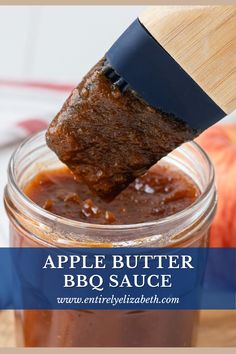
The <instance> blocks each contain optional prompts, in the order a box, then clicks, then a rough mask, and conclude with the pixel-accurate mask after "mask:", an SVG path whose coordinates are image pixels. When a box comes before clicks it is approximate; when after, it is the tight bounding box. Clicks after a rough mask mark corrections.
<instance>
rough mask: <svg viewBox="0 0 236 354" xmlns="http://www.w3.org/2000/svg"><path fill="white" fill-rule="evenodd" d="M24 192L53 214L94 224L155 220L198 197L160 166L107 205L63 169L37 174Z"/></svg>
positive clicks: (177, 174) (171, 171)
mask: <svg viewBox="0 0 236 354" xmlns="http://www.w3.org/2000/svg"><path fill="white" fill-rule="evenodd" d="M78 182H79V183H78ZM24 192H25V194H26V195H27V196H28V197H29V198H30V199H31V200H32V201H34V202H35V203H36V204H38V205H39V206H41V207H42V208H44V209H46V210H48V211H49V212H51V213H53V214H56V215H59V216H63V217H66V218H68V219H73V220H76V221H82V222H89V223H95V224H135V223H141V222H148V221H154V220H158V219H160V218H164V217H167V216H169V215H172V214H175V213H177V212H179V211H181V210H183V209H185V208H187V207H188V206H189V205H191V204H192V203H193V202H194V201H195V200H196V199H197V197H198V196H199V194H200V191H199V189H198V188H197V186H196V185H195V184H194V183H193V181H192V180H191V179H190V178H189V177H188V176H186V175H185V174H184V173H183V172H180V171H178V170H177V169H174V168H173V167H171V166H168V165H161V164H158V165H156V166H154V167H153V168H152V169H151V170H149V171H148V172H147V173H146V174H145V175H144V176H142V177H139V178H137V179H136V180H135V181H134V182H133V183H131V184H130V185H129V186H128V187H127V188H126V189H125V190H123V191H122V192H121V193H120V194H119V195H118V196H117V197H116V198H115V199H114V200H112V201H111V202H109V203H108V202H106V201H104V200H102V199H100V198H99V197H98V196H96V195H94V194H93V193H92V192H91V191H90V189H89V188H88V187H87V185H86V184H85V183H83V182H82V181H78V179H76V180H75V178H74V176H73V174H72V173H71V172H70V170H69V169H68V168H66V167H65V168H60V169H54V170H45V171H42V172H40V173H39V174H37V175H36V176H35V177H34V178H33V179H32V180H31V181H30V182H29V183H28V184H27V185H26V186H25V188H24Z"/></svg>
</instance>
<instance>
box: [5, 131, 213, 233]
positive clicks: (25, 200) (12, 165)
mask: <svg viewBox="0 0 236 354" xmlns="http://www.w3.org/2000/svg"><path fill="white" fill-rule="evenodd" d="M44 133H45V131H44V130H43V131H40V132H39V133H36V134H34V135H32V136H30V137H29V138H27V139H25V140H24V141H23V142H22V143H21V144H20V145H19V147H18V148H17V149H16V150H15V151H14V152H13V154H12V156H11V158H10V161H9V165H8V182H9V184H10V186H11V188H12V190H13V192H14V193H16V195H17V197H18V198H19V200H20V202H21V205H24V206H25V207H27V208H29V209H30V210H31V211H33V212H34V213H36V214H37V215H38V216H39V217H43V218H44V219H45V218H46V219H48V220H50V221H54V222H55V221H56V222H57V223H61V224H63V225H68V226H71V227H75V228H83V229H90V230H100V231H102V230H106V231H119V230H130V229H140V228H146V227H153V226H155V227H158V226H163V225H165V224H168V223H170V222H172V223H173V222H175V221H177V220H179V219H181V218H187V217H188V215H190V214H191V213H193V212H194V210H197V209H198V206H199V204H200V203H201V202H202V201H203V200H204V199H205V198H206V197H207V195H208V194H209V192H210V191H211V189H212V187H213V186H214V180H215V172H214V167H213V165H212V163H211V160H210V158H209V157H208V155H207V154H206V152H205V151H204V150H203V149H202V148H201V147H200V145H198V144H197V143H196V142H195V141H191V142H187V143H186V144H185V145H187V144H188V145H189V146H192V147H193V148H195V149H196V150H197V152H199V153H200V154H201V157H203V159H204V160H205V162H206V164H207V168H208V170H209V182H208V183H207V186H206V188H205V189H204V190H203V191H202V192H201V194H200V196H199V197H198V198H197V199H196V200H195V201H194V202H193V203H192V204H190V205H189V206H188V207H187V208H185V209H183V210H181V211H179V212H177V213H175V214H172V215H169V216H167V217H164V218H161V219H158V220H154V221H148V222H142V223H134V224H118V225H117V224H115V225H107V224H105V225H103V224H93V223H87V222H83V221H76V220H72V219H68V218H65V217H63V216H58V215H55V214H53V213H51V212H50V211H47V210H45V209H43V208H41V207H40V206H39V205H37V204H36V203H34V202H33V201H32V200H31V199H30V198H29V197H27V196H26V195H25V194H24V193H23V191H22V188H21V187H20V186H19V185H18V183H17V181H16V171H15V169H16V161H17V156H18V155H19V153H20V152H21V150H22V148H23V147H25V145H27V144H29V143H30V142H31V141H32V140H34V139H37V138H39V137H40V136H41V135H42V134H44ZM45 145H46V142H45ZM183 149H184V148H183V147H182V146H180V147H179V148H178V150H179V151H181V150H183Z"/></svg>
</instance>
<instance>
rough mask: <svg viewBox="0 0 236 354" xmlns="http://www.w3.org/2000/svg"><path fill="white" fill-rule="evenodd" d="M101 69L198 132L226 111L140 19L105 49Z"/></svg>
mask: <svg viewBox="0 0 236 354" xmlns="http://www.w3.org/2000/svg"><path fill="white" fill-rule="evenodd" d="M103 73H104V74H105V75H106V76H107V77H108V78H109V79H110V80H111V82H112V83H113V84H114V85H116V86H118V87H119V89H120V90H121V91H122V92H125V91H126V90H127V89H128V88H131V89H132V90H134V91H135V92H136V93H137V94H138V95H139V96H140V97H141V98H142V99H144V100H145V101H146V102H147V103H148V104H149V105H150V106H152V107H154V108H156V109H158V110H160V111H162V112H165V113H167V114H169V115H170V116H171V115H172V116H175V117H176V118H178V119H181V120H182V121H184V122H185V123H187V124H188V125H189V126H190V127H191V128H193V129H195V130H196V131H198V132H200V131H203V130H205V129H207V128H208V127H210V126H211V125H213V124H214V123H216V122H217V121H219V120H220V119H222V118H223V117H224V116H225V115H226V113H225V112H224V111H223V110H222V109H221V108H220V107H219V106H218V105H217V104H216V103H215V102H214V101H213V100H212V99H211V98H210V97H209V96H208V95H207V93H206V92H204V91H203V90H202V89H201V87H200V86H199V85H198V84H197V83H196V82H195V81H194V80H193V79H192V78H191V77H190V76H189V75H188V74H187V73H186V71H185V70H183V68H182V67H181V66H180V65H179V64H178V63H177V62H176V61H175V60H174V59H173V58H172V57H171V56H170V55H169V53H168V52H167V51H166V50H165V49H164V48H163V47H162V46H161V45H160V44H159V43H158V42H157V41H156V40H155V39H154V38H153V37H152V36H151V34H150V33H149V32H148V31H147V29H146V28H145V27H144V26H143V25H142V24H141V23H140V21H139V19H136V20H135V21H134V22H133V23H132V24H131V25H130V26H129V27H128V29H127V30H126V31H125V32H124V33H123V34H122V35H121V36H120V38H119V39H118V40H117V41H116V42H115V43H114V44H113V46H112V47H111V48H110V49H109V50H108V52H107V53H106V62H105V64H104V67H103Z"/></svg>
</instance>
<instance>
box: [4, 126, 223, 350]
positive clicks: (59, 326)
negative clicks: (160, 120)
mask: <svg viewBox="0 0 236 354" xmlns="http://www.w3.org/2000/svg"><path fill="white" fill-rule="evenodd" d="M44 134H45V132H41V133H39V134H37V135H35V136H33V137H31V138H30V139H28V140H26V141H25V142H24V143H23V144H22V145H21V146H20V147H19V148H18V149H17V150H16V151H15V153H14V154H13V156H12V158H11V160H10V163H9V171H8V184H7V186H6V189H5V207H6V210H7V213H8V216H9V220H10V240H11V246H12V247H44V246H45V247H85V246H86V247H96V246H99V247H101V246H102V247H107V246H109V247H205V246H206V245H207V242H208V232H209V227H210V225H211V222H212V218H213V216H214V212H215V209H216V189H215V183H214V169H213V166H212V164H211V162H210V160H209V158H208V157H207V155H206V154H205V152H204V151H203V150H202V149H201V148H200V147H199V146H198V145H197V144H196V143H194V142H190V143H187V144H184V145H182V146H181V147H180V148H178V149H176V150H175V151H173V152H172V153H171V154H169V155H168V156H166V157H165V158H163V159H162V160H161V161H160V162H159V163H165V164H166V163H167V164H169V165H171V166H174V167H175V168H177V169H179V170H181V171H183V172H184V173H185V174H186V175H188V176H189V177H190V178H191V179H192V180H193V181H194V183H195V184H196V185H197V186H198V187H199V189H200V191H201V194H200V197H199V198H198V199H197V200H196V201H195V202H194V203H193V204H192V205H191V206H189V207H187V208H186V209H184V210H183V211H180V212H178V213H176V214H174V215H171V216H168V217H166V218H163V219H160V220H158V221H152V222H146V223H140V224H133V225H93V224H88V223H84V222H78V221H73V220H69V219H66V218H63V217H59V216H56V215H53V214H51V213H50V212H48V211H46V210H44V209H42V208H40V207H39V206H37V205H36V204H34V203H33V202H32V201H31V200H30V199H28V198H27V197H26V196H25V195H24V193H23V192H22V188H23V187H24V185H25V184H27V182H28V181H29V180H30V179H31V178H32V177H33V176H34V175H35V174H37V173H38V172H40V171H43V170H45V169H48V168H49V166H50V169H53V168H58V167H60V166H61V165H62V163H61V162H60V161H59V160H58V159H57V157H56V156H55V154H54V153H53V152H51V151H50V150H49V149H48V147H47V146H46V144H45V138H44ZM197 319H198V311H197V310H160V311H158V310H153V311H151V310H148V311H124V310H93V311H85V310H84V311H81V310H23V311H16V324H17V326H16V333H17V335H18V345H20V346H27V347H51V346H52V347H165V346H168V347H183V346H191V345H193V344H194V337H195V332H196V331H195V330H196V328H197Z"/></svg>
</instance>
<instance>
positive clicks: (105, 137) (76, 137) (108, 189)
mask: <svg viewBox="0 0 236 354" xmlns="http://www.w3.org/2000/svg"><path fill="white" fill-rule="evenodd" d="M103 65H104V59H102V60H101V61H100V62H98V64H97V65H96V66H95V67H94V68H93V69H91V71H90V72H89V73H88V74H87V75H86V76H85V77H84V79H83V80H82V82H81V83H80V84H79V85H78V86H77V87H76V88H75V89H74V90H73V92H72V93H71V95H70V97H69V98H68V99H67V101H66V102H65V103H64V105H63V107H62V109H61V111H60V112H59V113H58V114H57V116H56V117H55V118H54V120H53V121H52V123H51V125H50V127H49V129H48V131H47V134H46V140H47V144H48V146H49V147H50V148H51V149H52V150H53V151H54V152H55V153H56V154H57V156H58V157H59V158H60V160H61V161H63V162H64V163H65V164H66V165H67V166H68V167H69V168H70V170H71V171H72V172H73V173H74V175H75V176H76V177H77V178H78V179H79V180H81V179H82V180H83V181H84V182H85V183H86V184H87V185H88V186H89V188H90V189H91V190H92V191H93V192H94V193H96V194H97V195H98V196H99V197H100V198H103V199H104V200H112V199H113V198H114V197H115V196H116V195H118V194H119V193H120V192H121V191H122V190H123V189H125V188H126V187H127V186H128V185H129V184H130V183H131V182H133V181H134V180H135V178H136V177H139V176H141V175H143V174H144V173H145V172H146V171H147V170H148V169H149V168H150V167H151V166H152V165H154V164H155V163H156V162H157V161H158V160H159V159H161V158H162V157H163V156H165V155H167V154H168V153H169V152H170V151H172V150H174V149H175V148H176V147H177V146H179V145H181V144H182V143H183V142H185V141H188V140H192V139H193V137H194V136H195V135H196V132H195V131H193V130H192V129H191V128H189V127H188V126H187V125H186V124H185V123H184V122H182V121H180V120H178V119H176V118H175V117H172V116H168V115H166V114H164V113H162V112H160V111H157V110H156V109H154V108H152V107H150V106H149V105H148V104H147V103H145V102H144V101H143V100H142V99H140V98H139V97H138V96H137V95H136V94H135V93H134V92H133V91H132V90H131V89H129V90H127V91H126V92H125V93H121V92H120V91H119V89H118V88H116V87H114V85H112V83H111V82H110V81H109V79H108V78H107V77H105V76H104V74H103V73H102V68H103Z"/></svg>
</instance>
